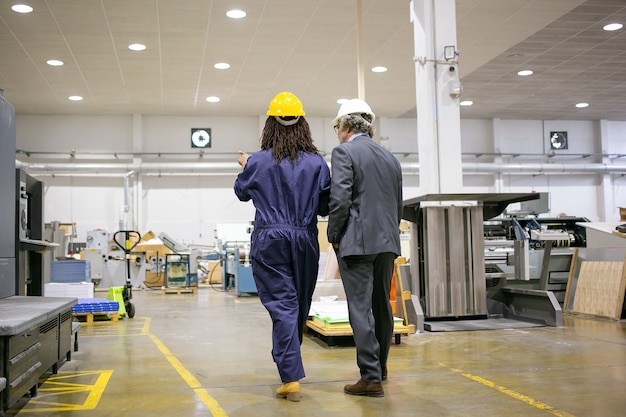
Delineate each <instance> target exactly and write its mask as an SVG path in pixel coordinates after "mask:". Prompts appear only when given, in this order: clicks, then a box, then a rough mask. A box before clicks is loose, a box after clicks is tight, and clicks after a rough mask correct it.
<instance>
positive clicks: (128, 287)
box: [113, 230, 141, 319]
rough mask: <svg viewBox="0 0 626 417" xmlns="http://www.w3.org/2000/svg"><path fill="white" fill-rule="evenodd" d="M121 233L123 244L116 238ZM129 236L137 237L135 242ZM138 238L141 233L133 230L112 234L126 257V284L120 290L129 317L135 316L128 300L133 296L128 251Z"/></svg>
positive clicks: (135, 244) (131, 304)
mask: <svg viewBox="0 0 626 417" xmlns="http://www.w3.org/2000/svg"><path fill="white" fill-rule="evenodd" d="M122 234H123V235H124V244H122V243H121V242H120V241H119V240H117V236H118V235H122ZM131 237H136V238H137V239H136V240H135V242H132V241H131V240H130V239H131ZM140 240H141V234H139V232H137V231H134V230H118V231H117V232H115V234H113V241H114V242H115V244H117V246H119V247H120V249H122V250H123V251H124V255H125V256H124V257H125V258H126V267H125V269H126V284H125V285H124V290H123V291H122V299H123V300H124V308H126V314H127V315H128V318H130V319H132V318H133V317H135V306H134V305H133V303H131V302H130V300H131V299H132V298H133V286H132V284H131V282H130V252H131V251H132V250H133V249H134V248H135V246H137V244H139V241H140Z"/></svg>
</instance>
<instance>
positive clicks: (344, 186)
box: [327, 145, 354, 243]
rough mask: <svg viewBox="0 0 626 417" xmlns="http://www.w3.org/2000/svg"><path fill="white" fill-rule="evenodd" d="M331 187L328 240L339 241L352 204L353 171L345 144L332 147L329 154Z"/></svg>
mask: <svg viewBox="0 0 626 417" xmlns="http://www.w3.org/2000/svg"><path fill="white" fill-rule="evenodd" d="M331 169H332V177H331V187H330V203H329V209H330V213H329V218H328V230H327V235H328V242H330V243H339V242H340V241H341V238H342V236H343V234H344V232H345V230H346V226H347V223H348V219H349V217H350V206H351V205H352V188H353V186H354V172H353V168H352V158H350V155H349V153H348V152H347V151H346V146H344V145H339V146H337V147H335V148H334V149H333V153H332V156H331Z"/></svg>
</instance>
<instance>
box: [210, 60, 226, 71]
mask: <svg viewBox="0 0 626 417" xmlns="http://www.w3.org/2000/svg"><path fill="white" fill-rule="evenodd" d="M213 68H215V69H221V70H225V69H228V68H230V64H229V63H226V62H218V63H217V64H215V65H213Z"/></svg>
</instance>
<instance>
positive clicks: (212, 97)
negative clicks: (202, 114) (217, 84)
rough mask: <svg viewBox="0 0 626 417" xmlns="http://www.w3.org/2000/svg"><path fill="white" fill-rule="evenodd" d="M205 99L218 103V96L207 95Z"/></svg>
mask: <svg viewBox="0 0 626 417" xmlns="http://www.w3.org/2000/svg"><path fill="white" fill-rule="evenodd" d="M206 101H208V102H209V103H218V102H219V101H220V98H219V97H216V96H209V97H207V98H206Z"/></svg>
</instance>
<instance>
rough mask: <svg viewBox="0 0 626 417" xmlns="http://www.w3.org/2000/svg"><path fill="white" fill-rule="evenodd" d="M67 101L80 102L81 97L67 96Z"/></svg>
mask: <svg viewBox="0 0 626 417" xmlns="http://www.w3.org/2000/svg"><path fill="white" fill-rule="evenodd" d="M68 99H69V100H72V101H82V100H83V97H82V96H69V97H68Z"/></svg>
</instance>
